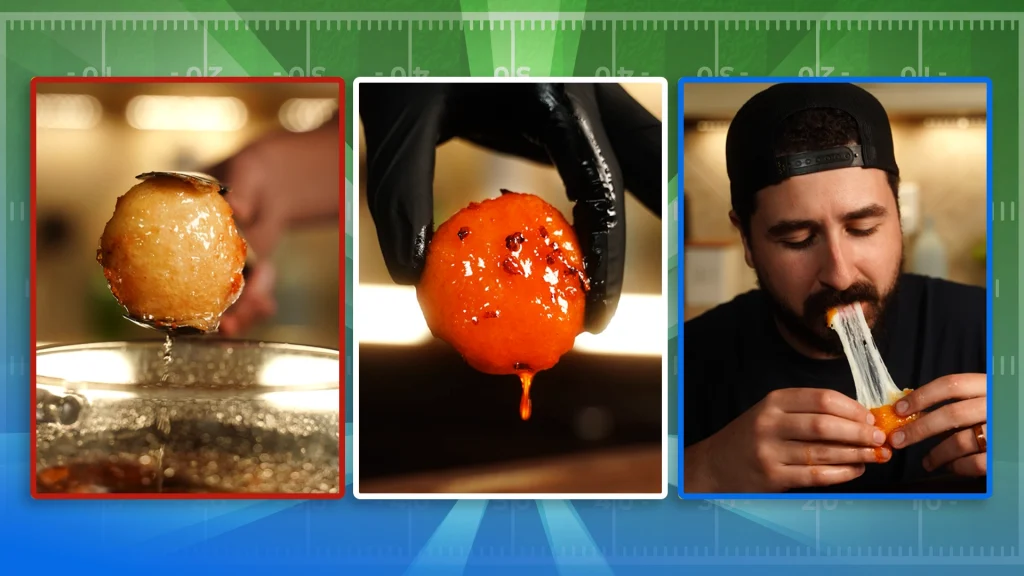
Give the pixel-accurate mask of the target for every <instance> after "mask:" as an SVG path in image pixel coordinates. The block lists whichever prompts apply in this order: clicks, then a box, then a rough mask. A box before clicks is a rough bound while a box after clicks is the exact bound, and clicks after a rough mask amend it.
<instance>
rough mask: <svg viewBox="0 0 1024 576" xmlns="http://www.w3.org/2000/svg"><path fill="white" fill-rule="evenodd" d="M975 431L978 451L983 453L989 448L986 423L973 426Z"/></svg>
mask: <svg viewBox="0 0 1024 576" xmlns="http://www.w3.org/2000/svg"><path fill="white" fill-rule="evenodd" d="M972 430H973V431H974V439H975V440H977V441H978V452H979V453H983V452H985V451H987V450H988V438H987V437H986V436H985V425H984V424H977V425H975V426H974V428H972Z"/></svg>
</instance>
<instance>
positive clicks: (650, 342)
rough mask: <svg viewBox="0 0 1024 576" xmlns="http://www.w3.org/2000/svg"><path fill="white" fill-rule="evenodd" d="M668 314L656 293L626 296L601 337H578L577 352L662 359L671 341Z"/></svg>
mask: <svg viewBox="0 0 1024 576" xmlns="http://www.w3.org/2000/svg"><path fill="white" fill-rule="evenodd" d="M666 316H668V311H667V310H666V309H665V300H664V298H662V297H661V296H660V295H656V294H623V295H622V296H621V297H620V298H619V308H618V310H616V312H615V316H612V319H611V322H609V323H608V327H607V328H605V330H604V332H601V333H600V334H590V333H583V334H580V335H579V336H577V337H576V346H575V348H574V350H576V351H577V352H591V353H594V354H626V355H630V356H661V355H662V353H664V351H665V346H666V342H667V341H668V327H667V325H666V320H665V318H666Z"/></svg>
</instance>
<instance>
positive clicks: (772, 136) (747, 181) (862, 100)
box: [725, 82, 900, 206]
mask: <svg viewBox="0 0 1024 576" xmlns="http://www.w3.org/2000/svg"><path fill="white" fill-rule="evenodd" d="M822 108H826V109H834V110H840V111H843V112H846V113H847V114H849V115H850V116H852V117H853V119H854V120H855V121H856V122H857V132H858V136H859V138H858V141H859V143H858V144H856V145H848V146H838V147H834V148H828V149H824V150H807V151H802V152H799V153H795V154H777V153H776V149H775V145H776V142H777V140H778V136H779V131H780V128H781V126H782V124H783V122H784V121H785V120H786V119H787V118H789V117H790V116H792V115H793V114H796V113H798V112H803V111H805V110H813V109H822ZM725 157H726V170H727V171H728V173H729V182H730V187H731V193H732V203H733V205H734V206H735V205H736V200H737V197H742V196H748V195H749V196H752V195H754V194H755V193H757V191H759V190H761V189H763V188H766V187H768V186H772V185H775V184H778V183H780V182H782V181H783V180H786V179H787V178H790V177H792V176H799V175H802V174H812V173H814V172H822V171H825V170H835V169H837V168H849V167H854V166H860V167H863V168H878V169H881V170H885V171H886V172H889V173H891V174H894V175H897V176H898V175H899V173H900V169H899V167H898V166H897V165H896V156H895V154H894V152H893V145H892V128H891V127H890V126H889V117H888V115H887V114H886V112H885V108H883V107H882V104H881V103H880V102H879V101H878V99H876V98H875V97H874V96H872V95H871V93H870V92H868V91H867V90H864V89H863V88H860V87H859V86H854V85H853V84H846V83H842V84H840V83H831V82H827V83H783V84H775V85H773V86H772V87H770V88H767V89H766V90H763V91H761V92H759V93H757V94H756V95H754V97H753V98H751V99H750V100H748V101H747V103H746V104H744V105H743V107H742V108H740V110H739V112H737V113H736V117H735V118H733V121H732V123H731V124H730V125H729V134H728V136H726V141H725Z"/></svg>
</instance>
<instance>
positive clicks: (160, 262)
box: [96, 172, 247, 332]
mask: <svg viewBox="0 0 1024 576" xmlns="http://www.w3.org/2000/svg"><path fill="white" fill-rule="evenodd" d="M138 178H139V179H141V180H142V181H141V182H139V183H138V184H136V185H135V186H134V187H132V188H131V189H130V190H129V191H128V192H127V193H125V194H124V195H123V196H121V197H120V198H118V199H117V204H116V205H115V208H114V214H113V216H112V217H111V219H110V221H108V222H107V225H106V227H105V228H104V230H103V235H102V237H101V238H100V248H99V250H97V253H96V259H97V261H98V262H99V263H100V265H101V266H102V267H103V274H104V276H106V278H107V282H108V284H109V286H110V291H111V292H112V293H113V295H114V297H115V298H116V299H117V301H118V302H119V303H120V304H121V305H122V306H124V308H125V309H126V310H127V312H128V315H129V316H130V317H131V318H132V319H134V320H135V321H136V322H140V323H143V324H146V325H149V326H152V327H155V328H161V329H170V330H176V329H181V328H185V327H187V328H191V329H194V330H198V331H200V332H215V331H216V330H217V328H218V326H219V325H220V318H221V316H222V315H223V314H224V311H225V310H227V309H228V307H230V306H231V305H232V304H234V303H235V301H236V300H238V297H239V296H240V295H241V293H242V289H243V287H244V285H245V280H244V279H243V277H242V268H243V267H244V265H245V258H246V251H247V247H246V243H245V240H244V239H243V238H242V236H241V235H240V234H239V232H238V229H237V227H236V226H235V221H234V219H233V217H232V210H231V207H230V206H229V205H228V203H227V201H226V200H225V199H224V197H223V196H222V194H223V193H224V192H225V189H224V188H223V187H221V186H220V185H219V184H218V183H217V182H215V181H213V180H209V179H206V178H201V177H196V176H193V175H189V174H182V173H166V172H157V173H147V174H143V175H141V176H139V177H138Z"/></svg>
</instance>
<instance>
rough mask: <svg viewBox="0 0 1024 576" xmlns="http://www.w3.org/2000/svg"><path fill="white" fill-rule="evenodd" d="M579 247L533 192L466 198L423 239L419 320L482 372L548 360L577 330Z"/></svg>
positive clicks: (544, 364)
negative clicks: (425, 248) (425, 246)
mask: <svg viewBox="0 0 1024 576" xmlns="http://www.w3.org/2000/svg"><path fill="white" fill-rule="evenodd" d="M579 250H580V249H579V243H578V241H577V239H576V234H575V232H574V231H573V229H572V226H571V225H570V224H569V223H568V222H567V221H566V220H565V218H564V217H563V216H562V215H561V214H560V213H559V212H558V210H557V209H555V208H554V207H553V206H551V205H550V204H548V203H547V202H545V201H544V200H542V199H540V198H539V197H537V196H533V195H531V194H521V193H515V192H508V191H505V190H502V195H501V196H500V197H497V198H492V199H489V200H484V201H483V202H480V203H475V202H474V203H472V204H470V205H469V206H468V207H466V208H464V209H462V210H460V211H459V212H458V213H456V214H455V215H454V216H452V217H451V218H450V219H449V220H448V221H446V222H445V223H444V224H441V226H440V227H438V229H437V231H436V232H435V233H434V236H433V239H432V240H431V242H430V247H429V248H428V251H427V258H426V264H425V266H424V269H423V274H422V277H421V279H420V283H419V285H418V287H417V297H418V299H419V303H420V306H421V308H422V309H423V314H424V317H425V318H426V322H427V326H428V327H429V328H430V330H431V332H432V333H433V334H434V336H436V337H438V338H440V339H442V340H444V341H446V342H448V343H449V344H451V345H452V346H453V347H454V348H455V349H456V350H457V351H458V352H459V353H460V354H462V356H463V358H465V360H466V362H467V363H468V364H469V365H470V366H472V367H473V368H475V369H476V370H479V371H481V372H484V373H487V374H519V375H520V376H523V375H526V376H527V378H530V377H532V375H533V374H535V373H537V372H539V371H541V370H547V369H548V368H551V367H552V366H554V365H555V364H556V363H557V362H558V360H559V358H561V357H562V355H563V354H565V353H566V352H568V351H569V350H570V349H572V347H573V344H574V342H575V340H576V336H577V335H579V334H580V333H581V332H582V331H583V320H584V305H585V300H586V294H585V292H586V290H587V289H589V285H588V282H587V279H586V276H585V274H584V272H583V259H582V256H581V254H580V251H579ZM527 385H528V380H525V379H524V387H525V386H527ZM524 417H525V416H524Z"/></svg>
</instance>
